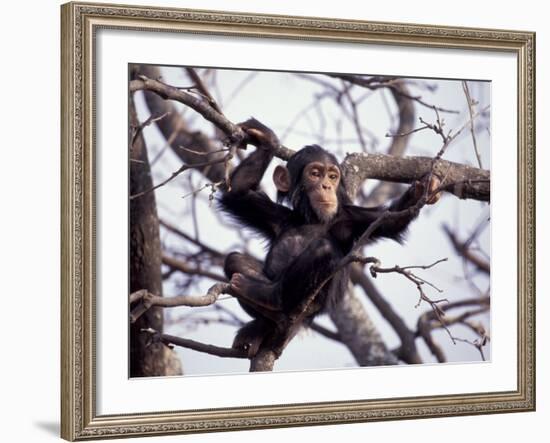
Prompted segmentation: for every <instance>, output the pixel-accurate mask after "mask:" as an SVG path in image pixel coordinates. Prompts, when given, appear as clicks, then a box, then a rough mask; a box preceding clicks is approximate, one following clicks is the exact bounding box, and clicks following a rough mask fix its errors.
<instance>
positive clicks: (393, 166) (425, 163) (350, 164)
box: [341, 153, 491, 202]
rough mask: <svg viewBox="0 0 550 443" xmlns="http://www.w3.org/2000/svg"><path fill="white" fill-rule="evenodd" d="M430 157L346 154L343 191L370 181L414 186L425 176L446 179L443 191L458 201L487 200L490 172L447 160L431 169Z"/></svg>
mask: <svg viewBox="0 0 550 443" xmlns="http://www.w3.org/2000/svg"><path fill="white" fill-rule="evenodd" d="M433 162H434V159H433V158H431V157H394V156H391V155H385V154H364V153H359V154H358V153H353V154H348V155H347V157H346V159H345V160H344V161H343V162H342V165H341V166H342V169H343V170H344V175H345V180H346V189H348V192H350V193H353V191H354V190H356V189H358V188H359V187H360V186H361V184H362V183H363V181H365V180H367V179H369V178H373V179H377V180H384V181H391V182H397V183H413V182H414V181H416V180H420V179H421V178H422V177H424V176H425V175H426V174H428V173H430V172H431V171H432V168H433V173H435V174H436V175H437V176H439V177H445V181H444V182H443V183H442V189H443V190H445V191H447V192H450V193H452V194H454V195H456V196H457V197H459V198H471V199H474V200H481V201H487V202H488V201H490V197H491V183H490V172H489V171H486V170H484V169H479V168H475V167H472V166H468V165H463V164H460V163H455V162H450V161H447V160H438V161H437V162H436V164H435V166H434V164H433Z"/></svg>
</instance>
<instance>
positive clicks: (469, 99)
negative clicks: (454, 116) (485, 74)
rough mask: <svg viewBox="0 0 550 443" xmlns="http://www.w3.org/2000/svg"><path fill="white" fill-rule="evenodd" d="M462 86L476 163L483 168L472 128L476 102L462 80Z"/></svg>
mask: <svg viewBox="0 0 550 443" xmlns="http://www.w3.org/2000/svg"><path fill="white" fill-rule="evenodd" d="M462 88H463V89H464V95H465V96H466V102H467V103H468V112H469V113H470V133H471V134H472V141H473V144H474V152H475V154H476V157H477V164H478V165H479V167H480V168H483V166H482V165H481V155H480V154H479V149H478V148H477V139H476V134H475V130H474V106H475V105H476V102H475V101H474V100H472V97H471V96H470V89H469V88H468V82H467V81H465V80H464V81H462Z"/></svg>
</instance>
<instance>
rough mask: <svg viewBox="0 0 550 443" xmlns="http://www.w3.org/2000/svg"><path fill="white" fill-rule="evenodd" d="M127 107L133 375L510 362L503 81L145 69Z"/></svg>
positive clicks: (137, 71) (135, 71)
mask: <svg viewBox="0 0 550 443" xmlns="http://www.w3.org/2000/svg"><path fill="white" fill-rule="evenodd" d="M128 91H129V109H128V141H129V147H128V149H129V164H128V168H129V196H128V198H129V214H128V224H129V238H128V242H129V245H128V263H129V269H128V279H129V288H130V294H129V300H130V303H129V309H128V312H129V318H130V319H129V328H130V340H129V349H128V352H129V356H130V357H129V362H130V364H129V376H130V377H144V376H173V375H185V376H187V375H221V374H233V373H241V374H242V373H246V372H248V371H312V370H325V369H342V370H344V369H345V370H350V369H353V368H358V367H366V366H391V365H418V364H451V363H454V364H465V363H472V362H480V363H482V362H490V361H491V309H490V305H491V303H490V300H491V205H490V200H491V198H490V188H491V187H490V178H491V172H490V171H491V82H490V81H485V80H476V79H440V78H409V77H400V76H394V75H392V73H391V72H381V73H338V72H290V71H288V72H283V71H263V70H244V69H221V68H216V67H204V66H185V65H182V66H157V65H147V64H130V65H129V84H128ZM122 320H123V319H121V321H122ZM126 321H128V320H126Z"/></svg>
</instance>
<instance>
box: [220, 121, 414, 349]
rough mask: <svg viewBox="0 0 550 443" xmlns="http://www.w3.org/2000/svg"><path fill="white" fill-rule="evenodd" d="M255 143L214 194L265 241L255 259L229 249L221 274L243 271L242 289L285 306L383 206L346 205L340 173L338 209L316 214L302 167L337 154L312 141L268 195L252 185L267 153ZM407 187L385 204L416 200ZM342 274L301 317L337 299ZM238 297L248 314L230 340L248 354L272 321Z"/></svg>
mask: <svg viewBox="0 0 550 443" xmlns="http://www.w3.org/2000/svg"><path fill="white" fill-rule="evenodd" d="M243 125H244V127H245V128H254V129H256V130H259V131H261V132H262V133H264V134H267V135H268V136H269V138H270V140H276V136H275V134H273V132H272V131H271V130H270V129H269V128H267V127H265V126H264V125H262V124H261V123H259V122H258V121H256V120H254V119H251V120H248V121H247V122H245V123H244V124H243ZM256 144H257V148H256V151H255V152H254V153H253V154H251V155H250V156H249V157H248V158H246V159H245V160H244V161H243V162H242V163H241V164H240V165H239V166H238V167H237V168H236V169H235V171H234V172H233V174H232V175H231V190H230V191H225V192H224V194H223V196H222V198H221V199H220V202H221V206H222V208H223V209H224V210H225V211H226V212H228V213H229V214H231V215H232V216H233V217H234V218H235V219H236V220H238V222H240V224H242V225H243V226H246V227H250V228H253V229H254V230H256V231H257V232H258V233H259V234H261V235H262V236H263V237H264V238H265V239H266V240H267V241H268V242H269V249H268V253H267V257H266V259H265V262H264V263H263V264H262V263H260V262H258V261H257V260H254V259H252V258H251V257H248V256H246V255H244V254H239V253H232V254H230V255H229V256H228V257H227V259H226V263H225V268H224V270H225V273H226V275H227V277H228V278H231V277H232V276H233V275H234V274H235V273H239V274H242V275H243V276H245V277H246V278H245V280H246V290H245V292H246V293H247V295H248V296H249V297H251V298H253V299H254V300H255V301H258V302H259V303H262V304H264V305H265V306H268V307H269V308H270V309H273V310H277V311H283V312H285V313H289V312H290V311H292V309H294V308H295V307H296V306H297V305H298V304H299V303H300V302H301V301H302V300H304V298H306V297H308V296H309V295H310V294H311V293H312V291H314V290H315V289H316V288H317V287H318V286H319V284H320V283H321V282H322V281H323V280H324V279H325V278H326V277H327V276H328V275H330V274H331V273H332V272H333V271H334V269H335V266H336V264H337V263H338V262H339V260H340V259H341V258H342V257H344V256H345V255H346V254H347V253H348V252H349V251H350V250H351V248H352V246H353V244H354V242H355V241H356V240H357V239H358V238H359V237H360V236H361V235H362V234H363V233H364V232H365V230H366V229H367V228H368V227H369V225H370V224H371V223H372V222H373V221H374V220H376V219H377V218H378V216H379V215H380V214H381V213H382V212H383V211H384V210H386V209H387V208H382V207H377V208H362V207H358V206H354V205H352V204H351V202H350V200H349V198H348V196H347V194H346V190H345V188H344V185H343V183H342V181H340V186H339V188H338V190H337V196H338V201H339V205H338V206H339V207H338V212H337V213H336V215H335V216H334V217H333V219H332V220H331V221H330V222H327V223H322V222H320V221H319V219H318V217H317V215H316V214H315V212H314V211H313V209H312V207H311V205H310V202H309V198H308V195H307V193H306V192H305V191H304V188H303V181H302V171H303V169H304V167H305V166H306V165H307V164H308V163H310V162H312V161H319V160H320V161H323V162H324V161H326V160H329V161H330V162H331V163H334V164H335V165H338V162H337V160H336V158H335V157H334V156H333V155H332V154H330V153H329V152H327V151H326V150H325V149H323V148H322V147H320V146H317V145H312V146H306V147H305V148H303V149H302V150H300V151H298V152H297V153H296V154H295V155H294V156H293V157H292V158H291V159H290V160H289V161H288V163H287V169H288V170H289V173H290V178H291V188H290V190H289V192H288V193H281V192H279V194H278V196H277V200H278V203H275V202H273V201H272V200H271V199H270V198H269V197H268V196H267V195H266V194H265V193H263V192H261V191H259V184H260V181H261V179H262V176H263V175H264V172H265V170H266V169H267V167H268V165H269V163H270V162H271V160H272V158H273V153H272V151H271V150H270V149H269V148H268V147H267V146H265V145H262V143H260V142H258V143H256ZM414 194H415V193H414V192H413V190H412V188H411V189H409V190H408V191H407V192H405V194H404V195H403V196H402V197H401V198H400V199H398V200H397V201H396V202H394V203H392V204H391V205H390V207H389V209H390V210H393V211H399V210H402V209H405V208H407V207H409V206H411V205H413V204H415V203H416V201H417V199H416V198H415V197H414ZM285 201H287V202H288V203H290V206H291V208H288V207H286V206H283V205H282V204H281V203H283V202H285ZM413 218H414V216H413V215H410V216H409V215H408V216H406V217H403V218H402V219H401V220H397V221H391V222H386V223H385V224H383V225H382V226H380V227H379V228H378V229H376V230H375V232H374V233H373V235H372V237H371V238H372V239H375V238H380V237H387V238H392V239H395V240H400V238H401V235H402V234H403V232H404V231H405V229H406V228H407V226H408V224H409V223H410V222H411V221H412V219H413ZM348 280H349V270H348V269H344V270H341V271H339V272H338V273H336V274H335V275H334V277H333V278H332V279H331V281H330V282H329V283H327V284H326V285H325V286H324V288H323V289H322V291H321V292H320V293H319V295H318V296H317V297H316V300H315V302H314V306H313V307H312V308H313V309H312V314H311V315H310V316H309V317H308V319H306V322H307V321H311V320H312V319H313V317H314V316H315V315H316V314H318V313H320V312H322V311H323V310H324V308H325V307H326V306H327V305H328V304H334V303H338V301H339V299H340V298H341V296H342V295H343V294H344V293H345V291H346V287H347V284H348ZM239 302H240V304H241V305H242V307H243V308H244V309H245V310H246V312H247V313H248V314H250V315H251V316H252V317H254V319H255V320H253V321H252V322H250V323H248V324H247V325H246V326H244V327H243V328H242V329H241V330H240V331H239V332H238V334H237V337H236V339H235V342H234V346H236V347H241V346H244V347H246V348H249V350H250V353H251V354H254V353H255V352H256V351H257V350H258V348H259V346H260V345H261V342H262V340H263V339H264V338H265V337H267V335H268V334H269V333H270V332H271V331H272V330H273V327H274V325H273V323H272V322H271V321H270V320H269V319H267V318H265V317H264V316H262V315H261V314H260V313H259V312H257V311H256V310H255V309H254V308H253V307H252V306H251V305H249V304H247V303H245V302H243V301H242V300H239Z"/></svg>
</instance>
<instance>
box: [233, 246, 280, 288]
mask: <svg viewBox="0 0 550 443" xmlns="http://www.w3.org/2000/svg"><path fill="white" fill-rule="evenodd" d="M223 270H224V272H225V276H226V277H227V278H231V276H232V275H233V274H235V273H240V274H244V275H246V276H247V277H251V278H254V279H256V280H263V281H265V282H266V283H269V282H270V281H269V279H268V278H267V277H266V276H265V274H264V273H263V264H262V262H261V261H260V260H256V259H255V258H254V257H251V256H250V255H248V254H241V253H240V252H232V253H230V254H228V255H227V257H226V258H225V262H224V265H223Z"/></svg>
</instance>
